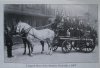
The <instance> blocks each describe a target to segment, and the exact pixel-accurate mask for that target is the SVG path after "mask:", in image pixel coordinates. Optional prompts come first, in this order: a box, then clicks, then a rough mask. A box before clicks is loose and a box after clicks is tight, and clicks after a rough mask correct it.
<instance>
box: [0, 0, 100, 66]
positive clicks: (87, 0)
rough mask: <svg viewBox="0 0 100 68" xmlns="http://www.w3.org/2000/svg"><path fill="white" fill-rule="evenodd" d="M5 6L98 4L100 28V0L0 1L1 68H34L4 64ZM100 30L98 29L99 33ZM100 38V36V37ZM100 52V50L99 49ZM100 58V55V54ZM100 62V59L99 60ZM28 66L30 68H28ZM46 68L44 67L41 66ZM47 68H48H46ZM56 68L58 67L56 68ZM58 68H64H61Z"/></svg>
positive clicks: (96, 64) (85, 64)
mask: <svg viewBox="0 0 100 68" xmlns="http://www.w3.org/2000/svg"><path fill="white" fill-rule="evenodd" d="M3 4H98V26H100V24H99V22H100V0H0V40H1V41H0V68H33V67H34V65H33V66H32V67H29V66H28V65H26V64H21V63H20V64H19V63H17V64H16V63H4V47H3V35H4V34H3V20H4V19H3ZM99 29H100V28H98V32H100V31H99ZM99 36H100V35H99ZM99 38H100V37H99ZM99 51H100V49H99ZM99 57H100V54H99ZM99 61H100V59H99ZM67 64H68V65H71V64H76V66H75V67H64V68H99V65H100V62H99V63H67ZM27 66H28V67H27ZM39 68H44V66H39ZM46 68H47V67H46ZM54 68H56V67H54ZM58 68H62V67H59V66H58Z"/></svg>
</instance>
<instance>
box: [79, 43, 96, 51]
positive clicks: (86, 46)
mask: <svg viewBox="0 0 100 68" xmlns="http://www.w3.org/2000/svg"><path fill="white" fill-rule="evenodd" d="M94 48H95V46H94V45H93V42H92V41H86V44H84V45H83V46H82V47H81V51H82V52H85V53H90V52H92V51H93V50H94Z"/></svg>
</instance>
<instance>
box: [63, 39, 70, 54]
mask: <svg viewBox="0 0 100 68" xmlns="http://www.w3.org/2000/svg"><path fill="white" fill-rule="evenodd" d="M71 49H72V45H71V44H70V42H69V41H67V40H65V41H64V42H63V43H62V52H63V53H69V52H70V51H71Z"/></svg>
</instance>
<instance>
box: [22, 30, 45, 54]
mask: <svg viewBox="0 0 100 68" xmlns="http://www.w3.org/2000/svg"><path fill="white" fill-rule="evenodd" d="M20 35H21V38H22V40H23V44H24V53H23V55H25V54H26V46H27V45H28V49H30V46H29V45H30V43H29V41H28V40H27V38H26V37H27V33H25V31H24V30H23V29H22V31H21V34H20ZM40 43H41V45H42V51H41V53H43V52H44V41H40ZM31 52H33V47H31Z"/></svg>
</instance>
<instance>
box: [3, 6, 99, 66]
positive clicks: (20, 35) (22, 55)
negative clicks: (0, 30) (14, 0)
mask: <svg viewBox="0 0 100 68" xmlns="http://www.w3.org/2000/svg"><path fill="white" fill-rule="evenodd" d="M3 6H4V7H3V8H4V11H3V12H4V23H3V24H4V63H23V64H66V63H98V62H99V44H98V5H97V4H4V5H3Z"/></svg>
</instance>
